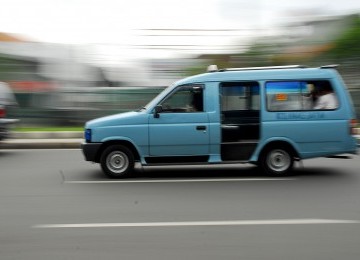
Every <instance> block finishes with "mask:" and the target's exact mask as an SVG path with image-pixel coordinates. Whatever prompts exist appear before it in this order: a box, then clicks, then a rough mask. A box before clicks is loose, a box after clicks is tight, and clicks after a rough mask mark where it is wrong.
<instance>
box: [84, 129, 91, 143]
mask: <svg viewBox="0 0 360 260" xmlns="http://www.w3.org/2000/svg"><path fill="white" fill-rule="evenodd" d="M84 137H85V141H86V142H87V143H91V129H85V133H84Z"/></svg>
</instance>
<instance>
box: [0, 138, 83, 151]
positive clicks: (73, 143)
mask: <svg viewBox="0 0 360 260" xmlns="http://www.w3.org/2000/svg"><path fill="white" fill-rule="evenodd" d="M83 141H84V140H83V139H82V138H72V139H7V140H4V141H1V142H0V150H3V149H74V148H76V149H80V147H81V143H82V142H83Z"/></svg>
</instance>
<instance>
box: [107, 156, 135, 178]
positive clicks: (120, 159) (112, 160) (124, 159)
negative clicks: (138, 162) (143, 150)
mask: <svg viewBox="0 0 360 260" xmlns="http://www.w3.org/2000/svg"><path fill="white" fill-rule="evenodd" d="M129 164H130V163H129V158H128V156H127V155H126V154H125V153H124V152H121V151H113V152H111V153H109V155H108V156H107V157H106V167H107V168H108V169H109V170H110V171H112V172H113V173H117V174H119V173H123V172H125V171H126V170H127V169H128V167H129Z"/></svg>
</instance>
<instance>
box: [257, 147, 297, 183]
mask: <svg viewBox="0 0 360 260" xmlns="http://www.w3.org/2000/svg"><path fill="white" fill-rule="evenodd" d="M259 165H260V167H261V168H262V169H263V171H264V172H265V173H266V174H268V175H271V176H279V177H282V176H289V175H291V173H292V169H293V166H294V155H293V153H292V150H291V149H289V148H288V147H286V146H274V147H269V148H267V149H266V150H264V151H263V152H262V153H261V155H260V160H259Z"/></svg>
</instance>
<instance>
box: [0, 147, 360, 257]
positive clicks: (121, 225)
mask: <svg viewBox="0 0 360 260" xmlns="http://www.w3.org/2000/svg"><path fill="white" fill-rule="evenodd" d="M0 167H1V168H0V173H1V174H0V259H1V260H8V259H17V260H19V259H26V260H35V259H36V260H39V259H52V260H54V259H55V260H57V259H86V260H89V259H94V260H95V259H96V260H99V259H129V260H138V259H147V260H148V259H150V260H151V259H154V260H161V259H164V260H165V259H166V260H168V259H204V260H209V259H214V260H215V259H216V260H218V259H246V260H249V259H250V260H252V259H254V260H261V259H264V260H265V259H266V260H272V259H274V260H279V259H306V260H308V259H312V260H313V259H324V260H325V259H326V260H328V259H335V260H338V259H342V260H346V259H349V260H354V259H359V255H360V243H359V241H360V171H359V169H360V160H359V157H358V156H351V158H345V159H328V158H320V159H313V160H306V161H304V162H303V164H302V165H301V164H298V165H297V166H296V171H295V175H294V176H292V177H288V178H269V177H267V176H264V175H263V174H262V173H261V172H258V170H257V168H256V167H254V166H251V165H240V166H234V165H227V166H225V167H220V166H212V167H208V166H207V167H204V166H197V167H167V168H146V169H144V170H140V169H139V170H138V172H137V176H136V178H130V179H125V180H115V181H114V180H109V179H107V178H105V177H104V175H103V174H102V172H101V170H100V167H99V165H97V164H91V163H89V162H85V161H84V160H83V156H82V154H81V151H80V150H76V149H74V150H1V151H0Z"/></svg>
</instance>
